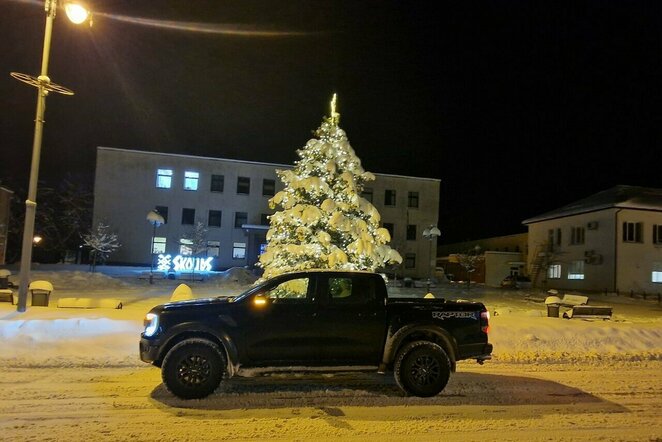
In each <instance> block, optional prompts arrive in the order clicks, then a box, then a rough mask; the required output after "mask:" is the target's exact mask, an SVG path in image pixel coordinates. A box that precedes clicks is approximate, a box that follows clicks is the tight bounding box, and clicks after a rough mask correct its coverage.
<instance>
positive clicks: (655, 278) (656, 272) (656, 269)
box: [651, 262, 662, 282]
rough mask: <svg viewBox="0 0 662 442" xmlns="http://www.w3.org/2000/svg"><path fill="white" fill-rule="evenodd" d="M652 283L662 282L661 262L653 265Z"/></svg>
mask: <svg viewBox="0 0 662 442" xmlns="http://www.w3.org/2000/svg"><path fill="white" fill-rule="evenodd" d="M651 281H652V282H662V262H654V263H653V273H652V277H651Z"/></svg>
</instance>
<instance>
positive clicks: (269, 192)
mask: <svg viewBox="0 0 662 442" xmlns="http://www.w3.org/2000/svg"><path fill="white" fill-rule="evenodd" d="M275 193H276V180H268V179H263V180H262V196H274V194H275Z"/></svg>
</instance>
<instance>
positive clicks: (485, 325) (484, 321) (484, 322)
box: [480, 310, 490, 334]
mask: <svg viewBox="0 0 662 442" xmlns="http://www.w3.org/2000/svg"><path fill="white" fill-rule="evenodd" d="M480 331H482V332H483V333H486V334H487V333H489V332H490V312H488V311H487V310H483V311H482V312H480Z"/></svg>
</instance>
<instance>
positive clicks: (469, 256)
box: [455, 246, 485, 289]
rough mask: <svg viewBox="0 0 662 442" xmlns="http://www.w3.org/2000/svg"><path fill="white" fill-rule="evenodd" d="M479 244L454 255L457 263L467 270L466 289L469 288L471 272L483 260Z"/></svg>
mask: <svg viewBox="0 0 662 442" xmlns="http://www.w3.org/2000/svg"><path fill="white" fill-rule="evenodd" d="M480 252H481V248H480V246H476V247H474V248H473V249H470V250H469V251H467V252H466V253H458V254H456V255H455V257H456V259H457V262H458V264H460V266H461V267H462V268H463V269H464V271H465V272H467V289H470V288H471V274H472V273H473V272H475V271H476V269H478V266H479V265H480V264H481V263H482V262H483V261H484V260H485V255H484V254H481V253H480Z"/></svg>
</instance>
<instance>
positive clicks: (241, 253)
mask: <svg viewBox="0 0 662 442" xmlns="http://www.w3.org/2000/svg"><path fill="white" fill-rule="evenodd" d="M245 258H246V243H245V242H236V243H234V244H233V245H232V259H245Z"/></svg>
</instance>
